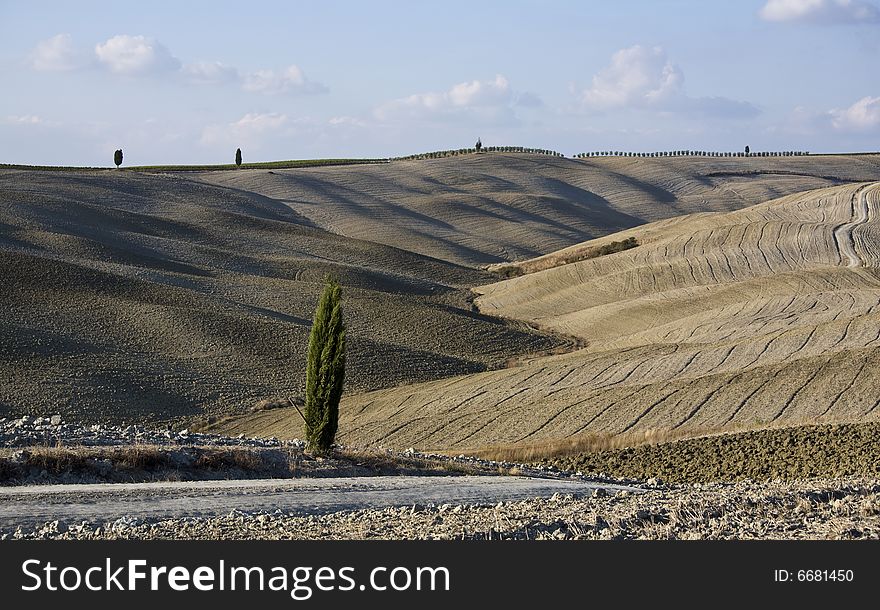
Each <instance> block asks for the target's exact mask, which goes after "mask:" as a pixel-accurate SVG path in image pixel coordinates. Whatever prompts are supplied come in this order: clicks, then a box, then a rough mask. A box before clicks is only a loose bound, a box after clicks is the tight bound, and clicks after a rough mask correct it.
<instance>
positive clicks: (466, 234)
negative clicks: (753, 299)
mask: <svg viewBox="0 0 880 610" xmlns="http://www.w3.org/2000/svg"><path fill="white" fill-rule="evenodd" d="M200 179H202V180H205V181H208V182H211V183H215V184H220V185H224V186H228V187H232V188H235V189H240V190H243V191H248V192H253V193H259V194H261V195H265V196H268V197H271V198H272V199H274V200H277V201H280V202H283V203H285V204H286V205H288V206H290V207H291V208H292V209H293V210H295V211H296V212H297V213H299V214H301V215H302V216H303V217H305V218H307V219H309V221H311V222H312V223H314V224H315V225H316V226H319V227H322V228H325V229H327V230H330V231H332V232H334V233H339V234H342V235H347V236H350V237H356V238H360V239H366V240H370V241H375V242H378V243H382V244H386V245H391V246H395V247H397V248H401V249H404V250H408V251H411V252H417V253H420V254H424V255H427V256H431V257H435V258H439V259H442V260H447V261H451V262H455V263H460V264H466V265H484V264H488V263H494V262H500V261H510V260H521V259H526V258H531V257H534V256H538V255H541V254H546V253H548V252H552V251H554V250H558V249H560V248H565V247H567V246H571V245H573V244H577V243H580V242H583V241H585V240H588V239H592V238H596V237H600V236H603V235H607V234H608V233H613V232H615V231H619V230H622V229H627V228H630V227H635V226H637V225H641V224H644V223H646V222H651V221H656V220H660V219H663V218H670V217H673V216H678V215H681V214H687V213H693V212H705V211H731V210H736V209H740V208H743V207H747V206H750V205H754V204H757V203H760V202H763V201H767V200H769V199H772V198H775V197H779V196H782V195H787V194H791V193H795V192H799V191H805V190H809V189H815V188H820V187H823V186H831V185H837V184H841V183H843V182H855V181H869V180H880V161H878V157H877V156H873V155H862V156H811V157H778V158H776V157H749V158H729V159H725V158H702V157H682V158H657V159H650V158H644V159H636V158H595V159H585V160H574V159H565V158H553V157H544V156H541V155H526V154H508V153H486V154H481V155H465V156H460V157H450V158H443V159H431V160H420V161H395V162H392V163H388V164H379V165H361V166H344V167H342V166H341V167H322V168H303V169H293V170H273V171H265V170H236V171H227V172H206V173H203V174H200Z"/></svg>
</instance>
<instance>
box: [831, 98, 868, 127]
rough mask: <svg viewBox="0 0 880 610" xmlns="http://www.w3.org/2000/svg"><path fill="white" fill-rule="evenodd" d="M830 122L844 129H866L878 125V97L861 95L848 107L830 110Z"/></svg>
mask: <svg viewBox="0 0 880 610" xmlns="http://www.w3.org/2000/svg"><path fill="white" fill-rule="evenodd" d="M830 115H831V124H832V125H833V126H834V128H835V129H840V130H844V131H867V130H871V129H876V128H877V127H880V97H863V98H862V99H860V100H859V101H857V102H856V103H855V104H853V105H852V106H850V107H849V108H845V109H843V110H837V109H835V110H832V111H831V112H830Z"/></svg>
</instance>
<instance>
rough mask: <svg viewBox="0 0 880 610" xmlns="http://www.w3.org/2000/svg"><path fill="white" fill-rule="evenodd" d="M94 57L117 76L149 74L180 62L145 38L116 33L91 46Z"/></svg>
mask: <svg viewBox="0 0 880 610" xmlns="http://www.w3.org/2000/svg"><path fill="white" fill-rule="evenodd" d="M95 55H96V56H97V58H98V61H99V62H101V64H103V65H104V66H106V67H107V68H108V69H110V70H111V71H112V72H115V73H117V74H126V75H138V74H150V73H158V72H170V71H174V70H177V69H178V68H180V61H178V59H177V58H176V57H174V56H173V55H172V54H171V52H170V51H168V49H166V48H165V47H164V46H162V45H161V44H160V43H159V42H157V41H156V40H153V39H152V38H147V37H145V36H128V35H126V34H119V35H117V36H114V37H113V38H110V39H108V40H107V41H105V42H103V43H101V44H98V45H95Z"/></svg>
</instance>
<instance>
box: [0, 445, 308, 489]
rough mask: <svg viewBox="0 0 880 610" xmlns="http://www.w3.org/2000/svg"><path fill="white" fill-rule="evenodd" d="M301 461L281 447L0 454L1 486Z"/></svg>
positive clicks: (260, 469) (238, 469)
mask: <svg viewBox="0 0 880 610" xmlns="http://www.w3.org/2000/svg"><path fill="white" fill-rule="evenodd" d="M295 465H296V460H295V459H293V456H292V455H291V454H290V453H289V452H284V451H281V450H278V449H253V448H237V447H234V448H227V447H174V448H169V447H160V446H155V445H128V446H123V447H47V446H43V447H28V448H26V449H23V450H19V449H5V450H0V484H10V483H16V482H21V481H25V480H31V479H34V478H36V479H38V480H39V479H43V480H56V479H63V480H70V481H73V482H76V480H77V479H81V480H83V481H98V482H101V481H106V482H122V481H147V480H180V479H187V480H193V479H200V478H218V476H219V477H223V476H227V475H228V476H234V477H242V476H244V477H247V476H286V475H289V474H291V473H292V472H293V470H295Z"/></svg>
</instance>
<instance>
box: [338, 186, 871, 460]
mask: <svg viewBox="0 0 880 610" xmlns="http://www.w3.org/2000/svg"><path fill="white" fill-rule="evenodd" d="M878 219H880V185H878V184H876V183H873V184H858V185H848V186H842V187H834V188H826V189H821V190H817V191H813V192H809V193H804V194H800V195H794V196H788V197H783V198H781V199H777V200H774V201H770V202H768V203H764V204H760V205H757V206H754V207H752V208H749V209H744V210H740V211H736V212H732V213H725V214H700V215H697V216H693V217H686V218H682V219H679V220H677V221H675V222H663V223H660V224H658V225H649V226H646V227H644V228H643V229H637V230H634V231H630V232H627V233H625V234H623V235H629V234H634V235H636V236H637V237H639V238H640V240H641V241H642V245H640V246H639V247H637V248H634V249H632V250H627V251H624V252H620V253H617V254H612V255H608V256H606V257H601V258H597V259H592V260H587V261H583V262H579V263H572V264H569V265H564V266H561V267H558V268H554V269H549V270H546V271H542V272H538V273H534V274H530V275H527V276H523V277H520V278H515V279H512V280H508V281H505V282H501V283H498V284H493V285H489V286H484V287H482V288H481V289H480V290H481V292H483V296H481V297H480V298H479V299H478V304H479V306H480V307H481V308H482V309H483V310H484V311H489V312H492V313H495V314H501V315H505V316H510V317H515V318H520V319H524V320H528V321H530V322H533V323H536V324H539V325H543V326H546V327H549V328H554V329H559V330H564V331H566V332H570V333H575V334H578V335H580V336H581V337H583V338H584V339H585V340H587V341H588V342H589V347H588V348H586V349H584V350H580V351H577V352H573V353H570V354H566V355H562V356H554V357H549V358H540V359H535V360H533V361H532V362H531V363H530V364H529V365H527V366H523V367H518V368H513V369H506V370H502V371H492V372H486V373H480V374H476V375H468V376H460V377H456V378H453V379H448V380H441V381H435V382H429V383H425V384H416V385H411V386H406V387H400V388H392V389H387V390H382V391H378V392H371V393H367V394H363V395H360V396H354V397H351V398H349V399H348V400H347V401H346V402H345V405H344V406H345V408H344V411H343V422H342V423H341V425H340V430H341V431H342V432H343V438H344V439H345V440H346V441H348V442H357V443H376V444H380V445H387V446H401V447H408V446H415V447H421V448H447V449H450V448H452V449H454V448H468V447H478V446H481V445H486V444H493V443H509V442H519V441H533V440H540V439H549V438H561V437H566V436H570V435H573V434H578V433H583V432H607V433H612V434H613V433H622V432H640V431H644V430H648V429H676V430H685V429H693V430H706V429H716V428H725V427H727V428H732V427H739V428H742V427H745V428H751V427H763V426H766V425H770V424H780V423H800V422H804V421H810V422H812V421H825V420H828V421H834V420H863V419H872V418H875V417H877V416H878V415H880V395H878V394H877V392H876V387H877V384H878V381H880V374H878V370H880V368H878V365H880V274H878V266H880V257H878V254H880V253H878V249H877V241H876V238H877V230H878V222H880V220H878ZM619 237H622V236H618V238H619ZM853 253H854V254H855V257H856V258H855V259H852V258H850V256H851V255H852V254H853Z"/></svg>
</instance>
